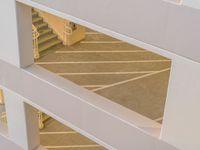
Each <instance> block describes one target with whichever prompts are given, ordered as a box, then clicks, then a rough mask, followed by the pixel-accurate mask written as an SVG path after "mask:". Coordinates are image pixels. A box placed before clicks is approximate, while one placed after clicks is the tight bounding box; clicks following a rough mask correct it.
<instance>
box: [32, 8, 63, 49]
mask: <svg viewBox="0 0 200 150" xmlns="http://www.w3.org/2000/svg"><path fill="white" fill-rule="evenodd" d="M32 24H33V25H34V26H35V27H36V29H37V31H38V33H39V37H38V50H39V52H43V51H46V50H48V49H50V48H53V47H61V46H62V41H61V40H60V39H59V38H58V36H57V35H56V34H55V33H54V32H53V29H52V28H50V27H49V26H48V23H46V22H45V21H44V19H43V18H42V17H40V16H39V15H38V12H37V11H35V10H34V9H32Z"/></svg>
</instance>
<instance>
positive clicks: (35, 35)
mask: <svg viewBox="0 0 200 150" xmlns="http://www.w3.org/2000/svg"><path fill="white" fill-rule="evenodd" d="M32 36H33V55H34V58H35V59H38V58H40V53H39V48H38V37H39V36H40V34H39V32H38V31H37V28H36V27H35V26H34V25H33V24H32Z"/></svg>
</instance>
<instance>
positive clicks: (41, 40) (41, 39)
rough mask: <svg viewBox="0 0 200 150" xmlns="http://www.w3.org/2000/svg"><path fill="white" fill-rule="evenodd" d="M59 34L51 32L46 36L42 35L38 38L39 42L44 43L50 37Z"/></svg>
mask: <svg viewBox="0 0 200 150" xmlns="http://www.w3.org/2000/svg"><path fill="white" fill-rule="evenodd" d="M56 37H57V35H55V34H53V33H51V34H48V35H46V36H42V37H41V38H39V39H38V44H42V43H44V42H46V41H48V40H50V39H53V38H56Z"/></svg>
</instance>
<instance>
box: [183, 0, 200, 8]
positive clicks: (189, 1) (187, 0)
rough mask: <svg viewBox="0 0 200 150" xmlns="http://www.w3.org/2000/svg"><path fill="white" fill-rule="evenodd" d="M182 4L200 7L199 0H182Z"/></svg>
mask: <svg viewBox="0 0 200 150" xmlns="http://www.w3.org/2000/svg"><path fill="white" fill-rule="evenodd" d="M183 5H186V6H190V7H193V8H197V9H200V0H183Z"/></svg>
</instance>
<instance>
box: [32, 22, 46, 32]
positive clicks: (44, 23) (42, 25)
mask: <svg viewBox="0 0 200 150" xmlns="http://www.w3.org/2000/svg"><path fill="white" fill-rule="evenodd" d="M35 27H36V28H37V29H38V30H40V29H41V28H44V27H48V24H47V23H46V22H42V23H40V24H37V25H35Z"/></svg>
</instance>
